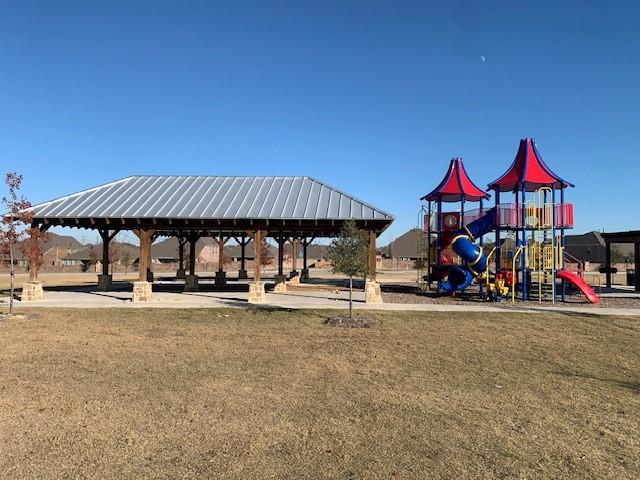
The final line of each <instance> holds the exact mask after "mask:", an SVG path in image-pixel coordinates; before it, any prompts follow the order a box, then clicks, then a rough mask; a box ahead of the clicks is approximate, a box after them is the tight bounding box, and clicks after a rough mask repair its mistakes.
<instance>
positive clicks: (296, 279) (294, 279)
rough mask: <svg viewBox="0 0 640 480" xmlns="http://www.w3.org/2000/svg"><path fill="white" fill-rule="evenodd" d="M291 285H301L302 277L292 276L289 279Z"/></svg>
mask: <svg viewBox="0 0 640 480" xmlns="http://www.w3.org/2000/svg"><path fill="white" fill-rule="evenodd" d="M289 285H291V286H292V287H295V286H297V285H300V277H299V276H298V275H292V276H291V278H290V279H289Z"/></svg>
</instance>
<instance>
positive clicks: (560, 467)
mask: <svg viewBox="0 0 640 480" xmlns="http://www.w3.org/2000/svg"><path fill="white" fill-rule="evenodd" d="M21 313H25V312H23V311H22V310H21ZM358 313H359V314H360V313H362V312H358ZM332 315H335V313H333V314H332V313H326V312H309V311H307V312H305V311H294V312H292V311H283V310H262V309H234V310H220V309H216V310H157V309H156V310H141V309H127V310H55V311H53V310H52V311H47V310H32V311H30V312H29V311H27V312H26V315H25V316H24V318H19V319H9V320H2V321H0V368H1V369H2V372H1V374H0V441H1V442H2V453H1V454H0V472H2V475H1V476H2V477H3V478H48V479H50V478H235V479H253V478H256V479H263V478H292V479H303V478H308V479H322V478H327V479H335V478H341V479H356V478H357V479H378V478H379V479H389V478H406V479H417V478H513V477H516V478H616V479H621V478H630V479H631V478H638V477H640V457H639V455H638V452H639V451H640V439H639V436H638V428H639V423H638V418H640V377H639V373H638V372H639V371H640V349H638V345H639V344H640V319H639V318H634V317H625V318H617V317H611V316H607V317H599V316H595V315H592V314H589V313H588V312H585V313H584V314H579V315H578V314H573V315H563V314H558V313H545V314H539V315H535V314H534V315H532V314H526V315H525V314H520V313H517V312H505V313H504V314H499V315H495V314H489V313H478V314H474V313H459V312H458V313H455V314H451V313H416V312H404V313H399V312H398V313H396V312H386V313H383V312H366V315H367V317H368V318H371V319H375V320H376V323H375V324H374V325H372V326H371V327H370V328H331V327H329V326H326V325H325V324H324V323H323V322H324V321H325V320H326V319H327V318H328V317H330V316H332Z"/></svg>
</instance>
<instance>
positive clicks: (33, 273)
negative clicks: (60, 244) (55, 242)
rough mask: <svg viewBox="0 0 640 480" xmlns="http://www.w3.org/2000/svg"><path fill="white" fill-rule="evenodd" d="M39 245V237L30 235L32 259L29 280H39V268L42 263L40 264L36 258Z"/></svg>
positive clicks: (30, 260)
mask: <svg viewBox="0 0 640 480" xmlns="http://www.w3.org/2000/svg"><path fill="white" fill-rule="evenodd" d="M38 248H39V246H38V238H37V237H36V236H35V235H33V234H32V235H31V236H30V237H29V252H30V257H31V258H30V259H29V281H30V282H37V281H38V270H39V269H40V265H38V261H37V259H36V257H37V255H36V253H35V252H37V250H38Z"/></svg>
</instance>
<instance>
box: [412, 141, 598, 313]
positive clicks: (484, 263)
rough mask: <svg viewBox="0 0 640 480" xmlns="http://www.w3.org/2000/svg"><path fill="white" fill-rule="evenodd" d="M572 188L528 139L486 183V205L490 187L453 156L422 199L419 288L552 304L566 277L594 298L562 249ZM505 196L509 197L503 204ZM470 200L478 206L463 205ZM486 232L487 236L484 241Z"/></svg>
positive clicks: (564, 288) (570, 222) (562, 292)
mask: <svg viewBox="0 0 640 480" xmlns="http://www.w3.org/2000/svg"><path fill="white" fill-rule="evenodd" d="M573 186H574V185H573V184H571V183H569V182H568V181H566V180H564V179H562V178H561V177H559V176H558V175H556V174H555V173H554V172H553V171H552V170H551V169H550V168H549V167H548V166H547V165H546V164H545V163H544V161H543V160H542V157H541V156H540V153H539V152H538V149H537V148H536V145H535V142H534V141H533V139H531V138H526V139H523V140H521V141H520V146H519V148H518V152H517V154H516V157H515V159H514V161H513V163H512V164H511V166H510V167H509V168H508V169H507V171H506V172H505V173H504V174H503V175H501V176H500V177H498V179H497V180H494V181H493V182H491V183H489V185H488V190H492V191H493V193H494V205H493V206H492V207H491V208H490V209H488V210H487V209H485V205H484V203H485V201H486V200H488V199H489V198H490V195H489V193H488V192H487V191H485V190H482V189H481V188H479V187H478V186H477V185H476V184H475V183H473V181H472V180H471V179H470V177H469V175H468V174H467V172H466V170H465V167H464V164H463V162H462V159H460V158H454V159H453V160H451V162H450V164H449V168H448V170H447V173H446V174H445V176H444V178H443V180H442V181H441V182H440V183H439V184H438V186H437V187H436V188H435V189H434V190H432V191H431V192H430V193H428V194H427V195H425V196H424V197H422V198H421V200H423V201H426V203H427V205H426V207H425V206H424V205H423V207H422V209H421V211H420V223H421V225H422V226H423V228H422V232H423V234H422V236H421V237H420V240H419V245H418V252H419V257H420V258H419V261H418V267H419V271H418V282H419V284H420V286H421V287H422V288H426V289H431V286H432V283H435V284H436V290H437V291H438V292H441V293H447V294H451V295H455V294H456V293H457V292H462V291H464V290H466V289H467V288H468V287H470V286H471V285H472V284H473V283H476V284H478V285H479V293H480V295H481V296H482V297H483V298H486V299H488V300H500V299H506V298H509V299H510V300H511V301H512V302H515V301H516V299H518V300H521V301H527V300H537V301H539V302H542V301H543V300H544V301H551V302H554V303H555V302H556V301H557V300H558V299H560V300H562V301H565V299H566V295H567V283H571V284H573V285H574V286H575V287H576V288H578V289H579V290H580V291H581V292H582V293H583V294H584V296H585V298H586V299H587V300H588V301H590V302H592V303H597V302H598V301H599V298H598V297H597V296H596V295H595V293H594V292H593V289H592V288H591V287H590V286H589V285H588V284H587V283H586V282H585V281H584V279H583V278H582V272H581V271H580V270H579V269H578V272H573V271H571V270H570V268H571V265H572V263H571V262H570V261H569V259H568V258H567V256H566V255H565V251H564V247H565V231H566V230H567V229H570V228H573V223H574V219H573V204H571V203H567V202H565V199H564V193H565V192H564V191H565V189H567V188H569V187H573ZM507 194H511V195H513V197H512V198H511V199H509V200H510V201H507V202H504V200H505V199H504V196H505V195H507ZM558 197H559V198H558ZM451 203H457V204H459V208H458V209H457V210H448V211H443V204H451ZM469 203H477V204H478V208H474V209H471V210H468V209H467V208H466V207H467V205H468V204H469ZM434 206H435V212H434V209H433V207H434ZM491 233H492V234H493V241H492V242H491V243H489V244H487V245H485V239H484V237H485V235H487V234H491ZM476 241H478V244H476ZM486 247H489V248H487V249H486V250H487V251H485V248H486ZM558 284H559V286H558Z"/></svg>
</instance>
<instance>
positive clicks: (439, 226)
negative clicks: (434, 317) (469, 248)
mask: <svg viewBox="0 0 640 480" xmlns="http://www.w3.org/2000/svg"><path fill="white" fill-rule="evenodd" d="M436 215H437V217H436V279H437V280H438V286H437V292H438V293H440V285H441V283H442V282H441V279H440V250H441V248H442V199H441V198H438V204H437V213H436Z"/></svg>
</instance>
